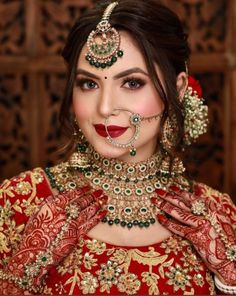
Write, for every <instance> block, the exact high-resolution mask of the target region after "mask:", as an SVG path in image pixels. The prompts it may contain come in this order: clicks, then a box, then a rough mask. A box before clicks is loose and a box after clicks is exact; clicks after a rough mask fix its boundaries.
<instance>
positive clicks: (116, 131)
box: [94, 124, 128, 138]
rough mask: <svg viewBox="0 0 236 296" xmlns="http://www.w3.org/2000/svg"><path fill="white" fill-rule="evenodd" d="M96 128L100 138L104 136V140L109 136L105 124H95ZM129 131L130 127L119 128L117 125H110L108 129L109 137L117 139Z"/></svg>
mask: <svg viewBox="0 0 236 296" xmlns="http://www.w3.org/2000/svg"><path fill="white" fill-rule="evenodd" d="M94 128H95V130H96V132H97V133H98V134H99V135H100V136H102V137H104V138H106V137H107V136H108V135H107V132H106V129H105V125H104V124H94ZM127 129H128V127H122V126H117V125H109V126H108V127H107V130H108V132H109V135H110V136H111V137H112V138H117V137H119V136H121V135H122V134H123V133H125V131H126V130H127Z"/></svg>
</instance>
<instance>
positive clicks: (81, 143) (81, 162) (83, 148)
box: [70, 119, 90, 169]
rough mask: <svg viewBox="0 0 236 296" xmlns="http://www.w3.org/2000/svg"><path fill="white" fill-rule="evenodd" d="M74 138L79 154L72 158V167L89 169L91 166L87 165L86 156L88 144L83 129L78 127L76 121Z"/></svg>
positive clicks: (76, 153)
mask: <svg viewBox="0 0 236 296" xmlns="http://www.w3.org/2000/svg"><path fill="white" fill-rule="evenodd" d="M73 136H74V137H75V141H76V146H77V152H75V153H73V154H72V156H71V157H70V166H71V167H73V168H75V169H76V168H77V167H83V168H88V167H89V166H90V165H89V164H88V163H87V160H88V159H87V156H85V154H86V153H87V148H88V142H87V140H86V138H85V136H84V135H83V133H82V131H81V129H80V128H79V127H78V124H77V121H76V119H75V127H74V133H73Z"/></svg>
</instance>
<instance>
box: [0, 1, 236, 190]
mask: <svg viewBox="0 0 236 296" xmlns="http://www.w3.org/2000/svg"><path fill="white" fill-rule="evenodd" d="M98 1H102V0H98ZM161 1H162V2H163V3H164V4H166V5H167V6H168V7H170V8H171V9H172V10H173V11H175V12H177V13H178V14H179V16H180V18H181V19H182V20H183V22H184V24H185V26H186V28H187V31H188V32H189V41H190V45H191V48H192V51H193V53H194V61H195V62H194V63H193V67H192V69H191V71H192V72H196V71H199V72H201V73H200V74H198V78H199V79H200V81H201V84H202V86H203V90H204V97H205V98H206V101H207V104H208V106H209V109H210V129H209V132H208V134H207V135H205V136H203V137H201V139H200V141H199V142H197V143H196V144H195V145H194V146H193V147H192V148H190V149H189V150H188V152H187V153H188V154H187V157H186V162H187V165H188V168H189V170H190V173H191V176H192V177H193V178H195V179H197V180H200V181H203V182H206V183H208V184H209V185H211V186H213V187H216V188H219V189H220V190H222V189H223V187H225V188H226V187H227V186H228V187H227V188H228V189H229V191H230V190H231V193H233V190H234V192H235V196H236V191H235V190H236V182H235V181H236V178H233V177H231V176H232V174H233V173H234V169H233V166H235V164H236V162H235V161H236V151H235V147H236V140H235V138H236V135H235V134H236V116H235V115H234V114H236V111H234V112H233V111H231V112H229V110H230V107H229V106H231V105H232V106H233V108H234V109H235V106H236V105H235V104H233V102H234V101H235V96H236V91H235V87H233V85H234V84H236V75H234V76H232V79H231V80H230V82H229V80H228V78H229V77H231V76H230V71H231V70H232V72H233V68H236V63H235V60H236V53H235V48H236V44H235V40H234V36H235V33H234V30H235V28H236V26H235V25H233V24H234V23H233V20H234V18H235V16H234V15H235V14H236V5H235V4H233V3H234V0H217V1H216V0H161ZM94 2H97V0H2V1H0V167H1V168H2V167H4V169H0V179H3V178H4V177H9V176H12V175H15V174H17V173H18V172H19V171H22V170H25V169H28V168H32V167H34V166H43V167H44V166H47V165H51V164H53V163H56V162H57V161H58V160H59V159H60V156H59V154H60V153H57V151H58V148H60V145H61V143H62V140H63V137H62V135H61V131H60V130H59V123H58V112H59V106H60V103H61V100H62V96H63V93H64V84H65V74H64V72H63V71H64V67H63V61H62V59H60V58H59V56H60V52H61V49H62V48H63V46H64V44H65V40H66V38H67V34H68V32H69V30H70V28H71V26H72V25H73V23H74V21H75V20H76V19H77V18H78V17H79V16H80V15H81V13H83V11H84V10H85V9H86V8H87V7H88V6H91V5H92V3H94ZM233 5H234V6H233ZM232 7H234V8H235V9H232ZM228 19H230V20H231V22H229V21H228ZM229 36H232V40H231V43H229V42H228V40H229V38H228V37H229ZM225 57H230V63H229V64H227V60H226V59H225ZM218 60H219V63H218V64H217V65H218V67H215V68H214V67H213V63H214V62H212V61H215V62H216V61H218ZM2 63H3V64H2ZM202 63H204V69H203V70H202V69H200V70H197V69H199V68H196V67H197V66H198V65H199V64H202ZM1 65H2V67H1ZM194 67H195V68H194ZM4 71H5V72H4ZM6 71H7V72H6ZM203 71H204V72H203ZM214 71H218V72H214ZM234 71H235V70H234ZM223 73H225V74H223ZM226 73H228V74H227V75H228V76H227V78H226V76H225V75H226ZM230 85H231V86H230ZM230 89H233V91H232V92H231V93H230ZM226 93H228V97H225V94H226ZM230 95H232V96H233V98H231V97H230ZM230 99H231V100H232V103H230ZM226 103H227V104H226ZM233 116H234V117H233ZM233 118H234V119H233ZM226 119H227V120H226ZM227 125H228V126H227ZM230 125H232V130H231V134H230V132H229V131H228V130H229V126H230ZM230 137H231V138H232V139H233V140H232V141H231V142H230ZM226 153H227V154H230V156H229V157H228V156H227V157H228V159H232V161H233V163H232V164H231V163H227V166H226V165H225V156H226ZM228 162H229V160H228ZM225 184H228V185H227V186H225Z"/></svg>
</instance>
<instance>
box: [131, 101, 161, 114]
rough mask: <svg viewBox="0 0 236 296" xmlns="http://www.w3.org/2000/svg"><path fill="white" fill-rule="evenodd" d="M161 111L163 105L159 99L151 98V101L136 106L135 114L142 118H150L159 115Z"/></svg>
mask: <svg viewBox="0 0 236 296" xmlns="http://www.w3.org/2000/svg"><path fill="white" fill-rule="evenodd" d="M163 109H164V104H163V102H162V101H161V99H160V98H153V99H152V100H147V101H146V102H145V103H143V104H140V105H138V104H137V107H136V112H138V113H139V114H140V115H141V116H143V117H150V116H153V115H157V114H159V113H161V112H162V111H163Z"/></svg>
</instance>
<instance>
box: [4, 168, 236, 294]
mask: <svg viewBox="0 0 236 296" xmlns="http://www.w3.org/2000/svg"><path fill="white" fill-rule="evenodd" d="M195 191H196V193H197V194H198V195H199V196H205V197H206V198H209V197H211V198H215V199H217V200H218V201H219V202H221V203H222V204H223V205H224V208H225V211H226V213H227V215H228V216H229V217H230V218H231V220H232V225H234V226H235V224H236V223H235V222H236V209H235V206H234V205H233V203H232V202H231V200H230V198H229V197H228V195H225V194H221V193H219V192H217V191H215V190H213V189H211V188H209V187H207V186H206V185H203V184H196V185H195ZM51 194H52V191H51V188H50V186H49V183H48V179H47V178H46V175H45V172H44V171H43V170H42V169H40V168H37V169H34V170H33V171H29V172H26V173H22V174H20V175H19V176H18V177H15V178H12V179H11V180H6V181H5V182H3V184H2V186H1V187H0V206H1V207H0V210H1V212H0V213H1V219H0V254H1V255H0V256H1V257H0V269H4V267H5V266H6V265H7V263H8V261H9V259H10V258H11V256H12V253H14V251H16V250H17V247H18V245H19V243H20V241H21V237H22V234H23V232H24V228H25V225H26V223H27V221H28V219H29V218H30V216H31V215H32V214H34V213H35V212H36V211H37V209H38V208H39V206H40V204H41V203H42V201H44V200H45V199H46V198H47V197H49V196H50V195H51ZM39 243H40V241H39ZM43 294H47V295H62V294H64V295H65V294H66V295H81V294H94V295H99V294H100V295H101V294H103V295H107V294H110V295H119V294H128V295H133V294H136V295H144V294H145V295H147V294H148V295H158V294H161V295H174V294H176V295H181V294H182V295H183V294H185V295H203V294H204V295H209V294H215V287H214V281H213V279H212V275H211V273H210V272H209V270H208V269H207V267H206V266H205V264H204V263H203V262H202V260H201V258H200V257H199V256H198V255H197V254H196V252H195V251H194V249H193V247H192V246H191V244H190V243H189V242H188V241H187V240H184V239H182V238H181V237H179V236H177V235H173V236H171V237H169V238H168V239H166V240H165V241H163V242H161V243H157V244H154V245H149V246H143V247H123V246H122V247H121V246H115V245H111V244H108V243H105V242H102V241H98V240H95V239H92V238H89V237H88V236H86V235H85V236H83V237H81V238H80V239H79V243H78V245H77V247H76V248H75V249H74V250H73V252H72V253H71V254H70V255H69V256H68V257H66V258H65V259H64V260H63V261H62V262H61V263H60V264H59V265H58V266H55V267H53V268H52V269H51V270H50V271H49V273H48V275H47V277H46V279H45V286H44V290H43Z"/></svg>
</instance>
